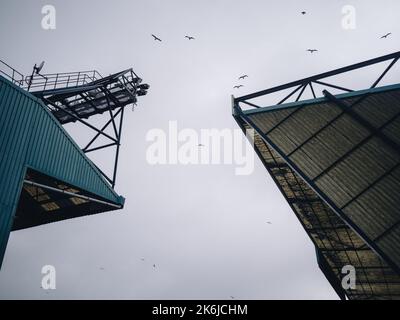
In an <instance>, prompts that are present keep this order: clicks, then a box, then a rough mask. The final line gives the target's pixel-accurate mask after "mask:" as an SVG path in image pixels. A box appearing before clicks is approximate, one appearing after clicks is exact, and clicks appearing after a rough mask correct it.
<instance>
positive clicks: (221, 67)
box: [0, 0, 400, 299]
mask: <svg viewBox="0 0 400 320" xmlns="http://www.w3.org/2000/svg"><path fill="white" fill-rule="evenodd" d="M46 4H51V5H54V6H55V8H56V29H55V30H44V29H42V27H41V20H42V16H43V15H42V14H41V9H42V7H43V5H46ZM344 5H353V6H354V7H355V9H356V29H354V30H345V29H343V28H342V24H341V21H342V18H343V14H342V7H343V6H344ZM303 10H305V11H307V14H306V15H304V16H303V15H301V14H300V12H301V11H303ZM399 12H400V2H399V1H397V0H391V1H390V0H386V1H372V0H370V1H366V0H358V1H356V0H354V1H340V0H336V1H328V0H318V1H317V0H309V1H306V0H304V1H294V0H293V1H288V0H287V1H266V0H257V1H256V0H249V1H232V0H230V1H228V0H214V1H211V0H202V1H194V0H185V1H183V0H180V1H178V0H168V1H166V0H164V1H161V0H158V1H156V0H146V1H121V0H118V1H104V0H102V1H98V0H96V1H94V0H93V1H82V0H81V1H75V0H74V1H71V0H69V1H50V0H48V1H36V0H35V1H33V0H32V1H21V0H18V1H15V0H0V43H1V49H0V59H2V60H4V61H6V62H8V63H9V64H10V65H12V66H14V67H15V68H16V69H18V70H20V71H22V72H23V73H26V74H28V73H29V72H30V71H31V68H32V66H33V64H34V63H38V62H40V61H41V60H45V61H46V65H45V67H44V69H43V73H52V72H68V71H77V70H88V69H89V70H90V69H97V70H98V71H99V72H100V73H102V74H103V75H107V74H109V73H113V72H117V71H120V70H122V69H126V68H129V67H133V68H134V70H135V71H136V72H137V73H138V74H139V75H140V76H141V77H143V79H144V80H145V82H148V83H149V84H150V85H151V88H150V90H149V94H148V96H146V97H143V98H141V99H140V101H139V105H138V107H137V108H136V110H135V112H131V111H129V112H127V113H126V118H125V125H124V132H123V138H122V139H123V140H122V149H121V154H120V166H119V174H118V181H117V186H116V190H117V192H118V193H119V194H122V195H123V196H124V197H125V198H126V206H125V208H124V209H123V210H121V211H117V212H109V213H103V214H99V215H94V216H90V217H83V218H78V219H73V220H67V221H63V222H59V223H54V224H49V225H44V226H40V227H36V228H32V229H27V230H22V231H17V232H13V233H12V234H11V236H10V240H9V243H8V248H7V251H6V255H5V260H4V263H3V267H2V270H1V271H0V298H3V299H5V298H34V299H43V298H44V299H51V298H54V299H62V298H66V299H82V298H83V299H89V298H94V299H97V298H101V299H103V298H111V299H229V297H230V296H234V297H236V298H238V299H336V298H337V296H336V294H335V293H334V291H333V290H332V289H331V287H330V285H329V283H328V282H327V281H326V279H325V278H324V276H323V274H322V273H321V272H320V271H319V269H318V266H317V263H316V258H315V252H314V248H313V245H312V243H311V241H310V240H309V239H308V237H307V235H306V233H305V232H304V230H303V229H302V227H301V225H300V223H299V222H298V221H297V219H296V217H295V215H294V214H293V212H292V211H291V209H290V207H289V205H288V204H287V203H286V201H285V200H284V198H283V196H282V195H281V194H280V192H279V191H278V189H277V187H276V186H275V184H274V183H273V181H272V179H271V178H270V176H269V175H268V173H267V172H266V170H265V169H264V167H263V166H262V164H261V162H260V161H259V160H258V158H256V168H255V170H254V173H253V174H251V175H249V176H236V175H235V174H234V166H233V165H212V166H211V165H210V166H206V165H188V166H183V165H165V166H151V165H149V164H148V163H147V161H146V157H145V156H146V150H147V147H148V146H149V142H147V141H146V139H145V137H146V133H147V132H148V131H149V130H151V129H152V128H161V129H163V130H167V128H168V122H169V121H170V120H176V121H178V127H179V129H183V128H193V129H195V130H200V129H205V128H220V129H223V128H232V129H236V128H237V125H236V123H235V122H234V120H233V118H232V116H231V105H230V95H231V94H239V95H242V94H245V93H250V92H253V91H257V90H261V89H265V88H267V87H269V86H273V85H278V84H281V83H284V82H289V81H292V80H296V79H297V78H301V77H305V76H309V75H312V74H315V73H319V72H323V71H327V70H330V69H333V68H337V67H341V66H344V65H347V64H351V63H355V62H359V61H363V60H365V59H369V58H373V57H376V56H380V55H383V54H387V53H391V52H394V51H398V49H399V35H400V26H399ZM387 32H392V36H391V37H388V38H387V39H384V40H381V39H379V38H380V36H381V35H383V34H386V33H387ZM152 33H153V34H156V35H158V36H159V37H160V38H161V39H162V40H163V41H162V42H161V43H160V42H155V41H154V40H153V38H152V37H151V35H150V34H152ZM186 34H189V35H192V36H194V37H195V38H196V40H195V41H188V40H187V39H185V38H184V36H185V35H186ZM311 47H312V48H314V47H315V48H317V49H319V52H318V53H315V54H313V55H311V54H309V53H307V52H306V51H305V50H306V49H307V48H311ZM396 71H397V72H398V69H397V70H396ZM244 73H246V74H248V75H249V77H248V78H246V80H245V81H243V84H245V87H244V88H241V89H240V90H239V91H234V90H233V89H232V87H233V86H234V85H236V84H237V78H238V76H240V75H241V74H244ZM389 80H390V79H389ZM348 81H349V80H348ZM365 81H366V79H365V77H364V76H363V75H359V76H354V77H352V78H351V80H350V84H351V85H353V86H355V87H357V86H361V87H362V85H363V83H364V82H365ZM361 87H360V88H361ZM98 121H101V119H98ZM68 129H69V130H70V132H71V134H72V135H73V136H74V134H75V136H79V138H78V139H84V138H85V139H87V138H88V136H87V134H86V132H85V131H84V130H81V129H78V128H77V127H76V126H75V127H74V126H70V127H69V128H68ZM96 160H97V161H99V162H100V163H103V164H104V163H105V162H106V160H105V158H104V157H102V158H98V159H96ZM267 221H271V222H272V224H268V223H267ZM141 258H144V259H145V260H144V261H142V260H141ZM47 264H50V265H54V266H55V267H56V271H57V289H56V290H53V291H51V292H46V291H44V290H42V289H41V288H40V285H41V277H42V275H41V268H42V266H43V265H47ZM153 264H156V266H157V267H156V268H153V267H152V265H153ZM103 269H104V270H103Z"/></svg>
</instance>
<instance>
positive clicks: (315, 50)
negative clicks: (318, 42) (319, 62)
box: [306, 49, 318, 53]
mask: <svg viewBox="0 0 400 320" xmlns="http://www.w3.org/2000/svg"><path fill="white" fill-rule="evenodd" d="M306 51H308V52H310V53H314V52H317V51H318V50H317V49H307V50H306Z"/></svg>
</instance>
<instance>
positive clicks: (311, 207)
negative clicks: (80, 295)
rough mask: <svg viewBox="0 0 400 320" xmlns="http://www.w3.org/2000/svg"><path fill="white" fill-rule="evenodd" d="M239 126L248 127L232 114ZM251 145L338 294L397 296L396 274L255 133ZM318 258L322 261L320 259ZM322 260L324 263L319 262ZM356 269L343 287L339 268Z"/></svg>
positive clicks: (399, 296) (399, 287)
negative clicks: (349, 284)
mask: <svg viewBox="0 0 400 320" xmlns="http://www.w3.org/2000/svg"><path fill="white" fill-rule="evenodd" d="M236 119H237V121H238V122H239V124H240V125H241V127H242V128H243V129H249V128H250V127H249V126H248V125H247V124H246V123H245V122H244V121H243V119H241V118H240V117H236ZM254 139H255V142H254V148H255V151H256V153H257V154H258V156H259V157H260V159H261V160H262V162H263V163H264V165H265V167H266V168H267V170H268V171H269V173H270V174H271V176H272V177H273V179H274V181H275V183H276V184H277V185H278V187H279V189H280V190H281V192H282V194H283V195H284V197H285V198H286V199H287V201H288V203H289V205H290V206H291V208H292V209H293V211H294V213H295V214H296V216H297V218H298V219H299V221H300V222H301V224H302V225H303V228H304V229H305V230H306V232H307V234H308V235H309V237H310V238H311V240H312V242H313V243H314V245H315V247H316V250H317V256H319V258H318V260H319V265H320V268H321V270H322V271H323V273H324V274H325V275H326V277H327V279H328V280H329V282H330V283H331V284H332V286H333V287H334V289H335V290H336V292H337V293H338V295H339V296H341V297H342V298H343V296H344V294H346V296H347V297H348V298H349V299H400V277H399V275H398V274H396V273H395V272H394V271H393V269H392V268H391V267H390V266H388V265H387V264H386V263H385V262H384V261H383V260H382V259H381V258H380V257H379V256H378V255H377V254H376V253H375V252H374V251H372V250H371V249H370V248H369V247H368V246H366V244H365V242H364V241H363V239H361V238H360V237H359V236H358V235H357V234H356V233H355V232H354V231H353V230H352V229H351V228H349V227H348V226H347V224H345V223H344V222H343V220H342V219H341V218H339V217H338V215H336V214H335V213H334V212H333V211H332V210H331V209H330V208H329V207H328V206H327V205H326V204H325V202H324V201H322V200H321V198H320V197H319V196H318V195H317V194H316V193H315V191H314V190H313V189H311V188H310V187H309V185H308V184H307V183H306V182H305V181H304V180H303V179H302V178H301V177H300V176H299V175H298V174H296V173H295V172H294V171H293V170H292V169H291V168H290V167H289V166H288V164H287V163H286V162H285V161H284V159H283V158H282V157H280V156H279V154H278V153H276V152H275V151H273V149H271V148H270V147H269V146H268V145H267V144H266V143H265V141H264V140H263V139H262V138H261V136H260V135H259V134H258V133H255V138H254ZM321 260H322V261H321ZM322 262H324V263H322ZM345 265H352V266H354V267H355V269H356V289H355V290H343V289H342V287H341V279H342V277H343V274H342V273H341V270H342V268H343V266H345Z"/></svg>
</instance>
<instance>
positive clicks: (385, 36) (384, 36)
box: [381, 32, 392, 39]
mask: <svg viewBox="0 0 400 320" xmlns="http://www.w3.org/2000/svg"><path fill="white" fill-rule="evenodd" d="M391 34H392V33H391V32H389V33H386V34H385V35H383V36H382V37H381V39H386V38H387V37H389V36H390V35H391Z"/></svg>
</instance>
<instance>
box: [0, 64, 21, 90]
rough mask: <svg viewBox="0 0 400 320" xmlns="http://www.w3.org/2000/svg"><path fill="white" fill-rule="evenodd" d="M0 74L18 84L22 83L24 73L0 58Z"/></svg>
mask: <svg viewBox="0 0 400 320" xmlns="http://www.w3.org/2000/svg"><path fill="white" fill-rule="evenodd" d="M0 75H2V76H4V77H5V78H7V79H8V80H11V82H12V83H14V84H16V85H18V86H22V85H23V84H24V75H23V74H22V73H21V72H19V71H17V70H16V69H14V68H13V67H11V66H10V65H8V64H7V63H5V62H4V61H2V60H0Z"/></svg>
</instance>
